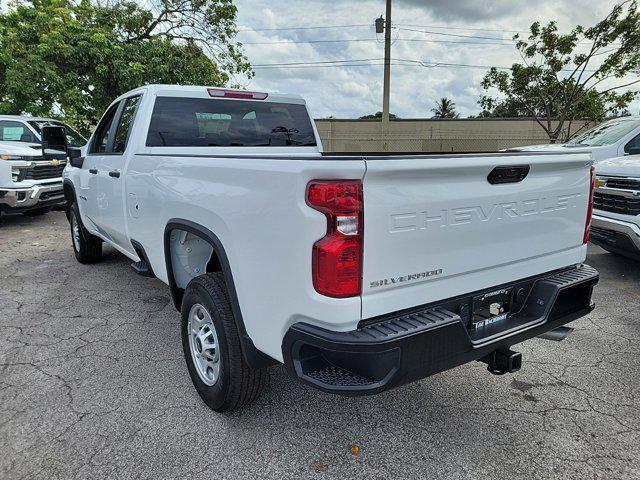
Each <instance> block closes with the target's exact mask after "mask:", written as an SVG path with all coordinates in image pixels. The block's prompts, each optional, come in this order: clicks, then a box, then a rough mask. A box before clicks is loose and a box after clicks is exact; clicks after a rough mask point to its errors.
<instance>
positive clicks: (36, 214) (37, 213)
mask: <svg viewBox="0 0 640 480" xmlns="http://www.w3.org/2000/svg"><path fill="white" fill-rule="evenodd" d="M51 208H52V207H40V208H34V209H33V210H27V211H26V212H22V215H24V216H25V217H39V216H40V215H44V214H45V213H49V212H50V211H51Z"/></svg>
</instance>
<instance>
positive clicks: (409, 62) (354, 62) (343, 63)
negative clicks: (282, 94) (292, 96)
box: [252, 58, 595, 72]
mask: <svg viewBox="0 0 640 480" xmlns="http://www.w3.org/2000/svg"><path fill="white" fill-rule="evenodd" d="M383 60H384V59H382V58H364V59H349V60H327V61H317V62H289V63H262V64H255V65H253V66H252V68H257V69H263V70H264V69H269V68H283V67H286V68H335V67H372V66H379V65H381V63H379V62H381V61H383ZM371 62H376V63H371ZM392 65H395V66H404V67H421V68H482V69H490V68H497V69H498V70H511V67H507V66H497V65H476V64H470V63H448V62H429V61H422V60H413V59H403V58H396V59H393V62H392ZM561 71H562V72H572V71H573V69H563V70H561ZM585 72H595V70H593V69H586V70H585Z"/></svg>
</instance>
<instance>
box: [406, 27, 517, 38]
mask: <svg viewBox="0 0 640 480" xmlns="http://www.w3.org/2000/svg"><path fill="white" fill-rule="evenodd" d="M398 30H404V31H407V32H417V33H428V34H430V35H442V36H445V37H459V38H479V39H483V40H503V41H512V39H510V38H504V37H483V36H481V35H462V34H460V33H445V32H434V31H432V30H416V29H413V28H398Z"/></svg>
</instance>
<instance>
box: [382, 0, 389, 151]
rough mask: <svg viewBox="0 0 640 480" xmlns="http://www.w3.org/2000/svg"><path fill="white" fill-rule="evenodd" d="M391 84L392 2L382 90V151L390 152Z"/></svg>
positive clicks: (385, 36)
mask: <svg viewBox="0 0 640 480" xmlns="http://www.w3.org/2000/svg"><path fill="white" fill-rule="evenodd" d="M390 83H391V0H387V12H386V15H385V22H384V81H383V88H382V142H383V143H382V150H383V151H385V152H388V151H389V85H390Z"/></svg>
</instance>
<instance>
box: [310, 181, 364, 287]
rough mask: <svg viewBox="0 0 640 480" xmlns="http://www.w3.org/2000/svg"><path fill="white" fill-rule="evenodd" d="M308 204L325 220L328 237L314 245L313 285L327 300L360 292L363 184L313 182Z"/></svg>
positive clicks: (351, 182) (353, 182)
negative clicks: (320, 213) (324, 216)
mask: <svg viewBox="0 0 640 480" xmlns="http://www.w3.org/2000/svg"><path fill="white" fill-rule="evenodd" d="M307 203H308V204H309V206H311V207H312V208H315V209H316V210H319V211H321V212H322V213H324V214H325V215H326V217H327V234H326V235H325V236H324V237H323V238H321V239H320V240H318V241H317V242H316V243H315V244H314V245H313V255H312V275H313V286H314V287H315V289H316V291H317V292H318V293H321V294H322V295H326V296H328V297H338V298H344V297H355V296H358V295H360V292H361V290H362V287H361V284H362V228H363V225H362V223H363V221H362V182H361V181H360V180H313V181H312V182H311V183H309V186H308V187H307Z"/></svg>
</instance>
